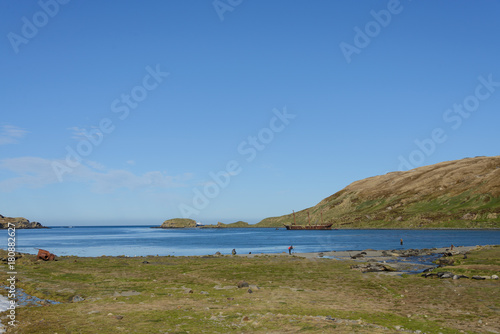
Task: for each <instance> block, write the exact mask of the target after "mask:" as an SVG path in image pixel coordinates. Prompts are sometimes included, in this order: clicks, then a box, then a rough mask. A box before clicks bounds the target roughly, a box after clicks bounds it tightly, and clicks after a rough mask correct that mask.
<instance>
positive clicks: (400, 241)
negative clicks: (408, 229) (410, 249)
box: [399, 238, 403, 246]
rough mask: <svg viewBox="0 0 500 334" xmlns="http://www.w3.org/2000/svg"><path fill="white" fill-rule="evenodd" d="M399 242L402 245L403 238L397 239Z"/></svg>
mask: <svg viewBox="0 0 500 334" xmlns="http://www.w3.org/2000/svg"><path fill="white" fill-rule="evenodd" d="M399 243H400V244H401V246H403V238H401V239H399Z"/></svg>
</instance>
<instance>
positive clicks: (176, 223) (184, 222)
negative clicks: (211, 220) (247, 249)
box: [153, 218, 253, 228]
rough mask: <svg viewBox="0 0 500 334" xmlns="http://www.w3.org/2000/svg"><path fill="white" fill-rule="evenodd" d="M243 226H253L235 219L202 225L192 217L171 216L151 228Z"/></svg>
mask: <svg viewBox="0 0 500 334" xmlns="http://www.w3.org/2000/svg"><path fill="white" fill-rule="evenodd" d="M195 227H198V228H228V227H232V228H244V227H253V226H252V225H250V224H248V223H247V222H244V221H237V222H235V223H231V224H224V223H221V222H218V223H217V224H216V225H203V224H201V223H199V222H196V221H195V220H193V219H189V218H173V219H167V220H165V221H164V222H163V224H161V225H160V226H154V227H153V228H195Z"/></svg>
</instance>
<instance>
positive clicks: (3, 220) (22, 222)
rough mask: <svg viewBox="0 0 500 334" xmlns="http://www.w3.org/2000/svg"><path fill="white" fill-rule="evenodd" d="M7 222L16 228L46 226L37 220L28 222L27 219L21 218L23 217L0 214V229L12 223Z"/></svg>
mask: <svg viewBox="0 0 500 334" xmlns="http://www.w3.org/2000/svg"><path fill="white" fill-rule="evenodd" d="M9 223H10V224H14V227H15V228H16V229H23V228H24V229H26V228H46V227H45V226H43V225H42V224H40V223H39V222H30V221H29V220H28V219H26V218H23V217H15V218H13V217H4V216H2V215H0V229H6V228H9V227H12V225H9Z"/></svg>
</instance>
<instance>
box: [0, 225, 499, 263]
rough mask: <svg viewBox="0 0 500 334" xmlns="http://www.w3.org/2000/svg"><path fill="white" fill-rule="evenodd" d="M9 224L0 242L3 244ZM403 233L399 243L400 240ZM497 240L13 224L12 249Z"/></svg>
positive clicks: (102, 251)
mask: <svg viewBox="0 0 500 334" xmlns="http://www.w3.org/2000/svg"><path fill="white" fill-rule="evenodd" d="M7 237H8V236H7V230H4V232H2V233H1V237H0V248H2V249H7ZM400 239H403V246H401V245H400ZM452 244H453V245H454V246H475V245H494V244H495V245H498V244H500V230H323V231H313V230H311V231H287V230H286V229H284V228H280V229H274V228H225V229H215V228H206V229H202V228H193V229H158V228H151V227H150V226H75V227H71V228H69V227H52V228H49V229H32V230H16V250H17V251H18V252H24V253H31V254H36V253H37V252H38V249H40V248H41V249H45V250H48V251H49V252H51V253H54V254H56V255H58V256H62V255H77V256H91V257H94V256H101V255H110V256H118V255H125V256H146V255H174V256H189V255H209V254H215V253H216V252H221V253H222V254H231V250H232V249H233V248H234V249H236V252H237V253H240V254H243V253H245V254H248V253H249V252H252V253H253V254H257V253H281V252H287V250H288V247H289V246H290V245H293V247H294V250H295V252H298V253H303V252H325V251H334V250H337V251H338V250H364V249H389V250H390V249H409V248H433V247H449V246H451V245H452Z"/></svg>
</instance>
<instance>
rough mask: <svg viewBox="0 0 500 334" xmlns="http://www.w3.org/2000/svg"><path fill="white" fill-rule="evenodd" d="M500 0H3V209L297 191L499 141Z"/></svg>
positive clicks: (250, 206)
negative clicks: (482, 0) (498, 1)
mask: <svg viewBox="0 0 500 334" xmlns="http://www.w3.org/2000/svg"><path fill="white" fill-rule="evenodd" d="M499 10H500V4H498V3H497V2H493V1H484V2H467V1H437V2H424V1H422V2H420V1H394V0H391V1H364V2H360V1H357V2H350V1H319V0H317V1H284V0H282V1H264V0H254V1H246V0H243V1H240V0H231V1H230V0H220V1H181V0H178V1H148V2H139V1H120V2H118V1H113V2H111V1H109V2H105V3H103V2H100V1H78V0H72V1H67V0H64V1H63V0H59V1H56V0H41V1H24V2H21V1H3V2H1V3H0V33H1V35H2V36H3V38H2V39H1V42H0V57H1V60H2V61H1V62H0V71H1V73H2V75H1V77H0V87H1V90H2V99H1V102H0V106H1V115H2V117H1V118H0V213H1V214H3V215H4V216H24V217H26V218H28V219H30V220H35V221H40V222H42V223H43V224H45V225H49V226H50V225H98V224H160V223H161V222H162V221H163V220H165V219H168V218H175V217H189V218H193V219H196V220H199V221H202V222H203V223H207V224H208V223H216V222H217V221H222V222H225V223H231V222H234V221H236V220H245V221H248V222H250V223H256V222H258V221H260V220H261V219H263V218H266V217H269V216H278V215H283V214H287V213H290V212H291V211H292V210H296V211H298V210H301V209H304V208H306V207H310V206H313V205H315V204H316V203H318V202H319V201H321V200H322V199H323V198H325V197H327V196H329V195H331V194H333V193H335V192H337V191H339V190H341V189H342V188H344V187H345V186H347V185H348V184H350V183H351V182H353V181H356V180H359V179H362V178H366V177H370V176H374V175H380V174H384V173H387V172H389V171H395V170H404V169H409V168H414V167H418V166H422V165H429V164H434V163H438V162H441V161H447V160H455V159H461V158H465V157H473V156H478V155H486V156H495V155H498V154H499V153H498V142H499V131H498V124H499V123H500V113H499V110H500V108H499V107H500V71H499V66H498V65H499V61H498V59H499V54H500V52H499V51H500V43H499V37H498V36H500V21H499V20H498V13H499V12H500V11H499Z"/></svg>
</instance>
